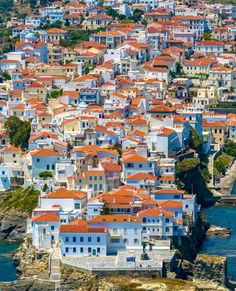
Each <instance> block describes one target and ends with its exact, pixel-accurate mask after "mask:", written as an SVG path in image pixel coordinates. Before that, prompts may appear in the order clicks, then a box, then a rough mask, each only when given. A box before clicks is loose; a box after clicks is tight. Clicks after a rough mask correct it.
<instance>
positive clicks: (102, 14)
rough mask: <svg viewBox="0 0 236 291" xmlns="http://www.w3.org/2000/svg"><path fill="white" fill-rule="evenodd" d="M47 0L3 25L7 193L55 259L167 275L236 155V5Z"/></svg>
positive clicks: (1, 91)
mask: <svg viewBox="0 0 236 291" xmlns="http://www.w3.org/2000/svg"><path fill="white" fill-rule="evenodd" d="M15 2H18V1H15ZM23 2H24V1H23ZM34 2H35V3H34ZM41 2H42V1H30V5H31V9H30V12H29V13H28V14H27V15H25V17H24V18H23V19H22V18H20V17H17V16H11V18H10V19H8V20H7V23H5V25H6V27H7V29H8V30H9V31H10V39H11V43H13V44H14V45H13V47H9V48H8V49H6V47H4V49H2V47H1V50H2V54H1V58H0V156H1V161H0V191H1V192H2V193H5V192H9V191H15V189H19V187H21V188H23V189H28V188H29V187H33V189H34V190H35V191H37V190H38V191H39V193H40V194H39V196H38V198H37V199H36V202H35V204H34V207H33V210H32V211H31V213H30V214H29V217H28V219H27V236H28V237H30V238H31V239H32V246H33V247H34V248H35V249H36V250H38V251H45V252H47V253H48V254H49V255H50V256H51V258H54V260H55V261H56V259H57V260H58V261H60V263H62V264H65V265H67V266H71V267H77V268H78V269H79V270H82V271H85V272H86V271H91V272H103V273H106V272H107V273H109V272H118V273H119V272H120V273H122V272H125V271H134V272H136V273H139V272H140V273H143V274H144V273H145V272H147V271H149V272H153V273H154V272H155V274H159V276H163V277H165V276H168V273H170V274H172V273H173V272H175V271H176V264H177V263H176V256H177V251H176V250H177V249H181V247H182V244H183V241H185V240H186V238H190V237H191V235H192V233H193V229H194V227H195V225H196V223H197V222H198V221H199V217H200V216H199V215H200V210H201V206H202V205H205V204H206V203H207V201H210V200H211V199H212V197H213V194H214V191H215V192H216V191H217V189H219V188H220V185H221V181H222V179H224V175H225V173H226V171H227V169H228V168H229V167H230V166H231V164H232V163H233V159H234V157H235V156H236V151H235V152H234V154H230V153H229V152H230V149H232V148H233V147H234V142H236V105H235V104H236V103H235V100H236V5H235V6H234V5H232V4H220V3H215V4H212V3H210V2H209V1H195V0H191V1H183V0H178V1H177V0H176V1H174V0H158V1H157V0H145V1H143V0H135V1H133V0H131V1H125V0H117V1H112V0H104V1H100V0H94V1H91V0H84V1H83V2H79V1H76V0H73V1H72V0H71V1H54V2H53V1H44V2H46V4H42V3H41ZM231 152H232V151H231ZM234 155H235V156H234ZM227 158H229V161H228V160H227ZM227 163H228V164H227ZM191 167H192V168H191ZM191 170H192V172H194V173H192V176H188V173H189V171H191ZM197 173H200V174H199V177H200V178H201V179H202V181H203V182H201V181H200V180H198V178H196V177H197V176H196V177H195V176H194V175H195V174H196V175H197ZM195 180H196V181H195ZM201 183H204V186H205V188H206V190H202V188H200V186H199V185H200V184H201ZM217 185H218V186H217ZM217 187H218V188H217ZM222 187H223V186H222ZM204 191H205V192H204ZM212 193H213V194H212ZM204 195H205V196H204ZM81 258H82V259H81ZM50 279H51V280H54V281H57V280H58V281H60V270H59V269H58V268H51V273H50Z"/></svg>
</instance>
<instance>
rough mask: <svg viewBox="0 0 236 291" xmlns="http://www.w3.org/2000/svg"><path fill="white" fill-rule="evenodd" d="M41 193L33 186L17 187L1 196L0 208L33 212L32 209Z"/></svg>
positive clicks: (2, 209)
mask: <svg viewBox="0 0 236 291" xmlns="http://www.w3.org/2000/svg"><path fill="white" fill-rule="evenodd" d="M39 193H40V192H39V191H36V190H34V189H33V187H32V186H31V187H28V188H25V189H22V188H17V189H16V190H14V191H12V192H10V193H9V194H7V195H3V196H2V197H1V200H0V210H1V211H9V210H17V211H22V212H27V213H29V214H31V212H32V210H33V209H34V208H35V207H36V206H37V203H38V197H39Z"/></svg>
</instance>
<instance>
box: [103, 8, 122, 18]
mask: <svg viewBox="0 0 236 291" xmlns="http://www.w3.org/2000/svg"><path fill="white" fill-rule="evenodd" d="M105 9H106V11H107V15H109V16H111V17H112V18H113V19H115V18H118V17H119V13H118V12H117V11H116V10H114V9H113V8H111V7H105Z"/></svg>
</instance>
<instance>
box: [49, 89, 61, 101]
mask: <svg viewBox="0 0 236 291" xmlns="http://www.w3.org/2000/svg"><path fill="white" fill-rule="evenodd" d="M62 93H63V89H60V90H54V91H52V92H51V93H50V95H49V98H52V99H56V98H58V97H59V96H61V95H62Z"/></svg>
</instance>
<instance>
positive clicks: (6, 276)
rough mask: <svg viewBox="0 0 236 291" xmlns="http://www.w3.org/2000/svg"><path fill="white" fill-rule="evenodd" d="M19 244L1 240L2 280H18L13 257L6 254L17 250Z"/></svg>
mask: <svg viewBox="0 0 236 291" xmlns="http://www.w3.org/2000/svg"><path fill="white" fill-rule="evenodd" d="M18 247H19V244H15V243H14V244H10V243H6V242H4V241H0V282H10V281H14V280H16V267H15V265H14V264H13V260H12V259H11V257H8V256H5V255H6V254H9V253H10V252H12V251H14V250H16V249H17V248H18Z"/></svg>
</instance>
